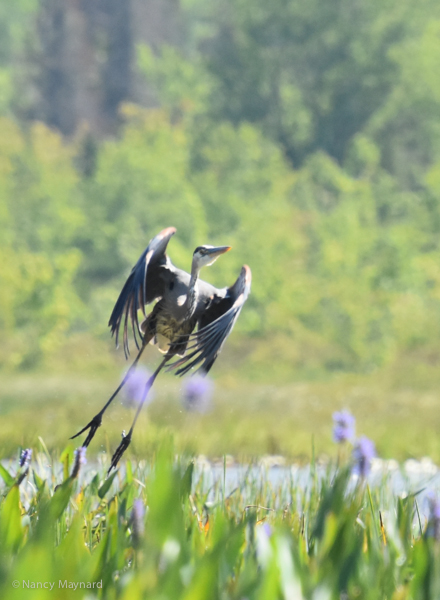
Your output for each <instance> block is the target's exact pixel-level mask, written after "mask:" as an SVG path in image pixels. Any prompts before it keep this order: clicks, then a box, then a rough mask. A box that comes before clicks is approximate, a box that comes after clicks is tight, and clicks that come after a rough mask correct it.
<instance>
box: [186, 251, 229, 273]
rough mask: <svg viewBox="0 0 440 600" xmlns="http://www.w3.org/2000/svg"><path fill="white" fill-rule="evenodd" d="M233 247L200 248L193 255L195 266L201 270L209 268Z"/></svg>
mask: <svg viewBox="0 0 440 600" xmlns="http://www.w3.org/2000/svg"><path fill="white" fill-rule="evenodd" d="M230 249H231V246H198V247H197V248H196V249H195V250H194V254H193V266H194V267H195V268H196V269H197V270H200V269H201V268H202V267H209V265H212V263H214V262H215V261H216V260H217V258H218V257H219V256H220V255H221V254H224V253H225V252H228V251H229V250H230Z"/></svg>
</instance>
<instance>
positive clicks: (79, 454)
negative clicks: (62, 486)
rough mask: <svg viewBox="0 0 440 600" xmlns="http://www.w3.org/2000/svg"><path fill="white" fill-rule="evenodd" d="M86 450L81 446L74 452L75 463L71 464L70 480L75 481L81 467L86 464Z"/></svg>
mask: <svg viewBox="0 0 440 600" xmlns="http://www.w3.org/2000/svg"><path fill="white" fill-rule="evenodd" d="M86 450H87V448H85V447H84V446H81V448H77V449H76V450H75V462H74V463H73V469H72V474H71V477H72V479H76V478H77V477H78V473H79V470H80V468H81V466H83V465H86V464H87V458H86Z"/></svg>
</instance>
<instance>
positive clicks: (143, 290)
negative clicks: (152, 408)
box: [72, 227, 251, 471]
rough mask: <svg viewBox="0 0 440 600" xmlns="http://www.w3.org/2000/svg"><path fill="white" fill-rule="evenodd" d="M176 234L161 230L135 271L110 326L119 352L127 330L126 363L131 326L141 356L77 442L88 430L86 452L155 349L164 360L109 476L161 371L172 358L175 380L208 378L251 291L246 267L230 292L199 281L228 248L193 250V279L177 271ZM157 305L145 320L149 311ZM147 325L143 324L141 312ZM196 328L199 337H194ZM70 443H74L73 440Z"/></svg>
mask: <svg viewBox="0 0 440 600" xmlns="http://www.w3.org/2000/svg"><path fill="white" fill-rule="evenodd" d="M175 233H176V229H175V228H174V227H168V228H167V229H164V230H162V231H161V232H160V233H159V234H158V235H156V237H154V238H153V239H152V240H151V241H150V243H149V244H148V246H147V248H146V249H145V251H144V252H143V254H142V255H141V257H140V258H139V260H138V262H137V263H136V265H135V266H134V267H133V269H132V271H131V273H130V275H129V277H128V279H127V281H126V282H125V285H124V287H123V288H122V291H121V293H120V295H119V298H118V300H117V302H116V304H115V307H114V309H113V312H112V314H111V316H110V320H109V326H110V328H111V332H112V335H115V338H116V346H118V342H119V331H120V328H121V326H122V327H123V346H124V352H125V356H126V357H128V354H129V346H128V332H129V320H130V321H131V328H132V330H133V337H134V340H135V343H136V346H137V348H138V350H139V352H138V355H137V356H136V358H135V360H134V361H133V364H132V365H131V367H130V368H129V370H128V371H127V373H126V375H125V377H124V379H123V380H122V382H121V383H120V385H119V387H118V388H117V389H116V390H115V392H114V393H113V395H112V396H111V397H110V398H109V400H108V401H107V402H106V404H105V405H104V406H103V408H102V409H101V410H100V411H99V413H98V414H97V415H95V416H94V417H93V419H92V420H91V421H90V423H88V424H87V425H86V426H85V427H83V429H81V431H79V432H78V433H77V434H76V435H74V436H73V438H75V437H77V436H78V435H81V434H82V433H84V432H85V431H87V430H89V432H88V434H87V437H86V439H85V441H84V444H83V446H88V445H89V444H90V442H91V441H92V439H93V436H94V435H95V433H96V430H97V429H98V427H99V426H100V425H101V423H102V416H103V414H104V412H105V411H106V409H107V408H108V406H109V405H110V404H111V402H112V401H113V399H114V398H115V397H116V395H117V394H118V392H119V391H120V390H121V388H122V387H123V386H124V384H125V383H126V382H127V380H128V379H129V377H130V374H131V372H132V370H133V369H134V368H135V367H136V364H137V363H138V361H139V359H140V357H141V355H142V352H143V351H144V348H145V346H146V345H147V344H148V343H150V342H151V343H154V344H157V346H158V348H159V350H160V351H161V352H164V353H165V356H164V358H163V360H162V362H161V363H160V365H159V366H158V368H157V369H156V371H155V372H154V373H153V375H152V376H151V377H150V378H149V379H148V381H147V383H146V386H145V390H144V394H143V398H142V400H141V402H140V403H139V406H138V409H137V411H136V414H135V417H134V420H133V423H132V426H131V428H130V431H129V432H128V434H127V435H123V438H122V442H121V443H120V445H119V446H118V448H117V449H116V451H115V453H114V454H113V457H112V462H111V466H110V469H109V471H110V470H111V469H112V468H113V467H115V466H116V465H117V463H118V461H119V459H120V458H121V456H122V454H123V453H124V452H125V450H126V449H127V448H128V446H129V444H130V441H131V436H132V433H133V429H134V426H135V424H136V421H137V419H138V416H139V413H140V411H141V409H142V406H143V404H144V402H145V399H146V397H147V394H148V391H149V389H150V388H151V386H152V385H153V382H154V380H155V379H156V377H157V375H158V374H159V372H160V371H161V369H162V368H163V367H164V366H165V364H166V363H168V362H169V361H170V360H171V359H172V358H173V357H175V356H179V359H178V360H176V361H175V362H172V363H170V364H169V365H167V369H168V370H175V374H176V375H185V373H188V371H190V370H191V369H192V368H193V367H198V369H197V371H199V370H200V371H201V372H202V373H203V374H206V373H207V372H208V371H209V370H210V368H211V367H212V365H213V364H214V361H215V359H216V358H217V356H218V354H219V352H220V350H221V349H222V346H223V344H224V342H225V340H226V338H227V337H228V335H229V333H230V332H231V330H232V328H233V326H234V324H235V321H236V320H237V317H238V315H239V314H240V311H241V309H242V307H243V304H244V303H245V301H246V299H247V297H248V294H249V291H250V285H251V270H250V268H249V267H248V266H247V265H244V266H243V267H242V269H241V272H240V275H239V276H238V279H237V281H236V282H235V283H234V284H233V285H232V286H231V287H228V288H222V289H217V288H215V287H214V286H212V285H211V284H209V283H206V282H205V281H202V280H201V279H199V273H200V270H201V268H202V267H205V266H209V265H212V264H213V262H215V261H216V260H217V258H218V257H219V256H220V255H221V254H224V253H225V252H227V251H228V250H230V249H231V248H230V246H198V247H197V248H196V249H195V250H194V254H193V259H192V265H191V273H187V272H186V271H182V269H178V268H177V267H175V266H174V265H173V264H172V262H171V260H170V259H169V257H168V256H167V254H166V248H167V245H168V242H169V241H170V238H171V237H172V236H173V235H174V234H175ZM154 300H157V302H156V304H155V306H154V308H153V310H152V311H151V312H150V313H149V314H148V315H147V314H146V312H145V305H146V304H149V303H150V302H153V301H154ZM139 310H141V311H142V313H143V316H144V320H143V321H142V322H141V323H139V320H138V311H139ZM196 326H197V331H196V332H194V329H195V327H196ZM193 332H194V333H193ZM73 438H72V439H73Z"/></svg>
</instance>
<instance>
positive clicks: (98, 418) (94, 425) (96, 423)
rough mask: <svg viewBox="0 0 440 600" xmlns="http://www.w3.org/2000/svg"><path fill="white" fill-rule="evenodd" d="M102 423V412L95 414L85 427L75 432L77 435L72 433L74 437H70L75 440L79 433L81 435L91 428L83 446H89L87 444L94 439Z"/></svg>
mask: <svg viewBox="0 0 440 600" xmlns="http://www.w3.org/2000/svg"><path fill="white" fill-rule="evenodd" d="M101 424H102V412H99V413H98V414H97V415H95V416H94V417H93V419H92V420H91V421H90V423H88V424H87V425H86V426H85V427H83V428H82V429H81V431H78V433H75V435H72V437H71V438H70V439H71V440H73V439H74V438H76V437H78V436H79V435H81V434H82V433H84V431H87V429H90V431H89V433H88V434H87V437H86V439H85V440H84V443H83V446H85V447H86V448H87V446H88V445H89V444H90V442H91V441H92V440H93V438H94V436H95V433H96V431H97V429H98V427H101Z"/></svg>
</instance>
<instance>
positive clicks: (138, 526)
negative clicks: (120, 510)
mask: <svg viewBox="0 0 440 600" xmlns="http://www.w3.org/2000/svg"><path fill="white" fill-rule="evenodd" d="M144 518H145V506H144V503H143V502H142V500H141V499H140V498H137V499H136V500H135V501H134V502H133V511H132V513H131V523H132V531H133V545H134V547H135V548H137V547H138V546H139V545H140V542H141V540H142V538H143V536H144V529H145V525H144Z"/></svg>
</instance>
